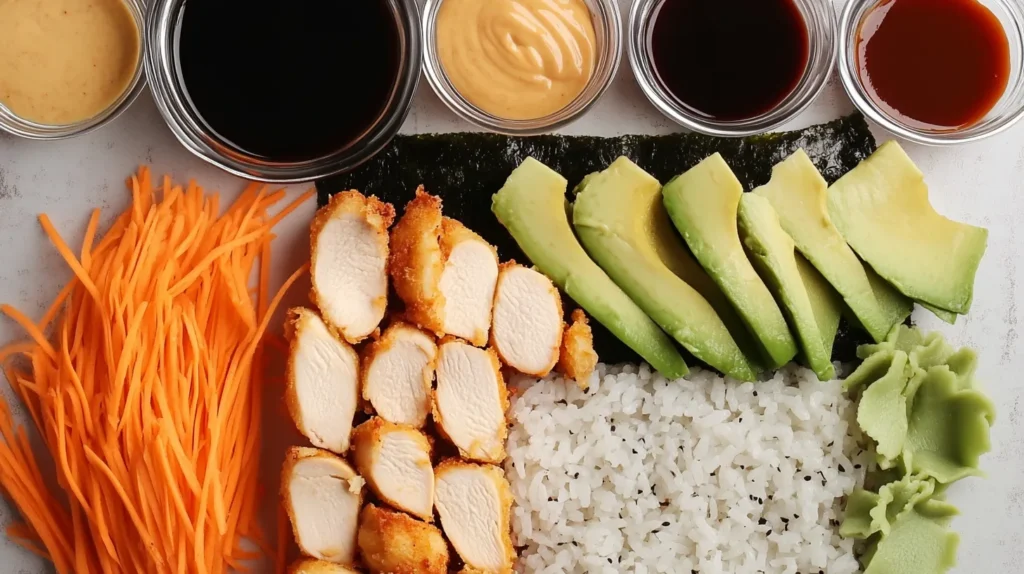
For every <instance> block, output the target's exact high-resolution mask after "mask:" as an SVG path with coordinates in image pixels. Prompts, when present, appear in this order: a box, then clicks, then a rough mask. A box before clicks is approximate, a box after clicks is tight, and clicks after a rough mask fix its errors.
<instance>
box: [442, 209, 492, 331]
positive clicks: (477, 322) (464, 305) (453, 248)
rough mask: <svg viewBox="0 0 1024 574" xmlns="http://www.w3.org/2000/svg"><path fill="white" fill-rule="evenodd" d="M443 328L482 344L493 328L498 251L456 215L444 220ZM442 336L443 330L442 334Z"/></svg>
mask: <svg viewBox="0 0 1024 574" xmlns="http://www.w3.org/2000/svg"><path fill="white" fill-rule="evenodd" d="M441 254H442V255H443V256H444V271H443V272H442V273H441V295H443V296H444V301H445V304H444V309H443V311H442V313H441V320H442V321H441V329H442V331H443V334H444V335H454V336H456V337H459V338H461V339H465V340H467V341H469V342H470V343H472V344H474V345H476V346H478V347H482V346H484V345H486V344H487V333H488V332H489V331H490V329H491V306H492V305H493V304H494V289H495V286H496V283H497V281H498V252H497V250H496V249H495V248H494V247H493V246H492V245H491V244H490V243H487V242H486V241H484V239H483V238H482V237H480V236H479V235H477V234H476V233H474V232H473V231H470V230H469V228H467V227H466V226H464V225H462V224H461V223H459V222H458V221H455V220H454V219H449V218H447V217H446V218H444V220H443V222H442V224H441ZM439 336H441V334H439Z"/></svg>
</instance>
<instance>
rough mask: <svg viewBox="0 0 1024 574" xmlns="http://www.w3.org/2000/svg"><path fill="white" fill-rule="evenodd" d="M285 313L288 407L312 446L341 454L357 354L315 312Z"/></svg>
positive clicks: (355, 397) (351, 412) (351, 411)
mask: <svg viewBox="0 0 1024 574" xmlns="http://www.w3.org/2000/svg"><path fill="white" fill-rule="evenodd" d="M288 316H289V321H288V322H287V323H286V334H287V336H288V338H289V339H290V340H291V345H290V349H289V356H288V368H287V369H288V370H287V373H288V374H287V376H288V382H287V387H286V390H285V402H286V403H287V405H288V411H289V412H290V413H291V415H292V420H294V421H295V426H296V427H297V428H298V429H299V432H301V433H302V434H303V435H305V436H306V438H308V439H309V442H311V443H312V444H313V446H316V447H319V448H325V449H328V450H331V451H334V452H337V453H344V452H345V451H347V450H348V447H349V438H350V435H351V434H352V419H353V418H354V417H355V414H356V408H357V404H358V401H359V356H358V355H357V354H356V352H355V350H353V349H352V347H350V346H349V345H348V343H345V342H344V341H342V340H341V339H339V338H338V336H337V335H336V334H335V333H333V332H332V331H331V330H330V329H329V328H328V327H327V325H326V324H325V323H324V322H323V320H321V319H320V316H319V315H317V314H316V313H315V312H314V311H311V310H309V309H304V308H301V307H300V308H296V309H292V310H290V311H289V312H288Z"/></svg>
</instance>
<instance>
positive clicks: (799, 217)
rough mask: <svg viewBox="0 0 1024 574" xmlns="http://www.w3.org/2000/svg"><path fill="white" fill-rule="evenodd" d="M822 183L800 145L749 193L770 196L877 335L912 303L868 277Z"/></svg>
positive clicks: (792, 232) (786, 225)
mask: <svg viewBox="0 0 1024 574" xmlns="http://www.w3.org/2000/svg"><path fill="white" fill-rule="evenodd" d="M827 189H828V185H827V184H826V183H825V179H824V178H822V177H821V174H820V173H818V170H817V168H815V167H814V164H813V163H811V160H810V158H808V157H807V154H806V153H804V151H803V150H802V149H801V150H797V151H796V152H795V153H793V154H792V155H790V156H789V157H788V158H786V159H785V160H783V161H782V162H780V163H778V164H776V165H775V167H773V168H772V177H771V180H770V181H769V182H768V183H767V184H765V185H762V186H761V187H758V188H757V189H755V190H754V191H753V193H754V194H756V195H760V196H763V197H766V198H767V199H768V201H770V202H771V204H772V207H774V208H775V212H776V213H777V214H778V216H779V221H780V223H781V224H782V228H783V229H784V230H785V231H786V233H788V234H789V236H790V237H792V238H793V241H794V243H796V247H797V249H798V250H799V251H800V253H801V254H803V256H804V257H806V258H807V260H808V261H810V262H811V264H812V265H814V267H815V268H816V269H817V270H818V271H819V272H820V273H821V274H822V276H823V277H825V279H826V280H827V281H828V282H829V283H830V284H831V285H832V287H834V288H835V290H836V291H838V292H839V294H840V295H842V297H843V301H844V302H845V303H846V305H847V307H849V308H850V310H851V311H852V312H853V315H854V316H855V317H856V318H857V322H858V323H860V325H862V326H863V327H864V330H865V331H867V332H868V334H869V335H871V338H873V339H874V340H875V341H882V340H883V339H885V336H886V335H887V334H888V333H889V331H890V330H891V329H892V327H893V326H894V325H896V324H898V323H901V322H903V320H904V319H906V318H907V317H908V316H909V315H910V312H911V311H912V310H913V303H912V302H911V301H910V300H909V299H907V298H906V297H904V296H903V295H901V294H900V293H899V292H897V291H896V290H895V289H893V288H892V287H891V286H888V285H887V284H886V283H885V282H884V281H881V280H879V281H872V279H873V278H872V277H871V274H872V272H871V270H870V269H867V268H865V266H864V265H863V264H862V263H861V261H860V259H858V258H857V255H856V254H855V253H854V252H853V250H852V249H850V246H849V245H847V243H846V240H845V239H843V236H842V235H840V233H839V230H838V229H836V227H835V226H834V225H833V224H832V221H831V220H830V218H829V214H828V208H827V199H826V197H827V193H826V192H827Z"/></svg>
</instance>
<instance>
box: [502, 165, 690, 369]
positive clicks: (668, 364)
mask: <svg viewBox="0 0 1024 574" xmlns="http://www.w3.org/2000/svg"><path fill="white" fill-rule="evenodd" d="M567 185H568V182H566V180H565V178H564V177H562V176H561V175H559V174H558V173H556V172H555V171H553V170H552V169H551V168H549V167H547V166H546V165H544V164H542V163H541V162H539V161H537V160H535V159H533V158H532V157H528V158H526V160H525V161H524V162H523V163H522V164H520V165H519V167H517V168H516V169H515V170H514V171H513V172H512V174H511V175H510V176H509V177H508V180H507V181H506V182H505V185H504V187H502V188H501V189H500V190H499V191H498V193H496V194H495V195H494V197H493V199H492V204H491V211H493V212H494V215H495V216H497V218H498V221H500V222H501V224H502V225H504V226H505V228H506V229H508V231H509V233H510V234H511V235H512V237H513V238H514V239H515V240H516V243H518V244H519V247H520V248H521V249H522V250H523V253H525V254H526V256H527V257H529V258H530V261H532V262H533V264H534V265H535V266H536V267H537V269H539V270H540V271H541V272H542V273H544V274H545V275H547V276H548V277H549V278H550V279H551V280H552V281H553V282H554V283H555V284H556V285H558V287H559V288H561V289H562V290H563V291H565V293H566V294H567V295H569V296H570V297H572V298H573V300H574V301H576V303H578V304H579V305H580V306H581V307H583V309H584V310H586V311H587V313H590V315H591V316H592V317H594V318H595V319H597V320H598V321H600V322H601V324H603V325H604V326H605V327H607V328H608V330H609V331H611V332H612V334H614V335H615V336H616V337H618V338H619V339H620V340H621V341H622V342H623V343H625V344H626V345H628V346H629V347H630V348H631V349H633V350H634V351H636V352H637V353H638V354H639V355H640V356H641V357H643V358H644V360H646V361H647V362H648V363H650V364H651V366H652V367H654V368H655V369H657V371H658V372H660V373H661V374H663V375H664V376H666V377H668V378H671V379H677V378H680V377H682V376H684V375H685V374H686V373H687V372H688V369H687V367H686V362H685V361H684V360H683V356H682V355H681V354H680V353H679V350H678V349H677V348H676V346H675V345H674V344H673V343H672V339H670V338H669V336H668V335H666V334H665V332H664V331H662V330H661V329H660V328H658V325H657V324H655V323H654V321H652V320H651V318H650V317H648V316H647V315H646V314H645V313H644V312H643V310H641V309H640V307H638V306H637V305H636V303H634V302H633V300H632V299H630V298H629V296H628V295H626V294H625V293H624V292H623V291H622V289H619V287H618V286H617V285H616V284H615V283H614V282H613V281H612V280H611V279H610V278H609V277H608V275H606V274H605V273H604V271H601V268H600V267H598V266H597V264H596V263H594V262H593V261H591V260H590V257H589V256H587V253H586V251H584V250H583V247H582V246H581V245H580V244H579V241H577V240H576V236H575V235H573V232H572V228H571V227H570V226H569V219H568V217H567V216H566V200H565V190H566V187H567Z"/></svg>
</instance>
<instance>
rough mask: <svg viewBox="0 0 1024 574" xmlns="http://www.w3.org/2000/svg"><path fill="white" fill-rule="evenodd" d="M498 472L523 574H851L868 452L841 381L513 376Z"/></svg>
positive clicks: (623, 374) (695, 375)
mask: <svg viewBox="0 0 1024 574" xmlns="http://www.w3.org/2000/svg"><path fill="white" fill-rule="evenodd" d="M513 385H514V386H516V387H517V388H519V389H520V393H521V394H519V396H518V397H516V398H515V399H514V400H513V403H512V410H511V413H512V416H511V419H512V428H511V430H510V432H509V437H508V454H509V457H508V459H507V461H506V463H505V468H506V475H507V476H508V478H509V480H510V481H511V483H512V491H513V495H514V497H515V504H514V506H513V510H512V525H513V542H514V544H515V545H516V546H517V547H518V549H519V552H520V559H519V562H518V564H517V570H518V571H519V572H538V573H552V574H554V573H556V572H557V573H562V572H566V573H569V572H580V573H582V572H587V573H591V574H597V573H605V572H606V573H609V574H611V573H619V572H636V573H638V574H644V573H652V572H666V573H668V572H671V573H679V574H691V573H695V572H699V573H700V574H745V573H750V574H755V573H764V574H775V573H780V574H781V573H784V574H796V573H800V574H818V573H819V572H823V573H827V574H851V573H854V572H857V571H859V566H858V564H857V560H856V559H855V557H854V554H853V542H852V541H850V540H844V539H841V538H840V537H839V534H838V524H839V520H840V519H841V514H840V513H841V508H842V503H843V497H844V496H846V495H847V494H849V493H850V492H852V491H853V489H854V486H856V485H857V484H859V483H860V482H861V481H863V476H864V471H865V469H866V468H867V466H868V464H869V463H870V460H871V458H872V455H871V453H870V452H863V451H862V450H861V446H860V445H861V444H867V442H866V441H864V440H863V439H862V437H861V435H860V432H859V430H858V429H857V426H856V424H855V423H854V422H853V421H854V420H855V419H854V408H853V406H854V405H853V403H851V402H850V401H849V400H848V399H847V398H846V397H845V396H844V395H843V393H842V390H841V386H840V383H839V382H838V381H832V382H829V383H821V382H818V380H817V379H816V378H815V377H814V374H813V373H812V372H811V371H809V370H806V369H803V368H797V367H788V368H785V369H783V370H781V371H779V372H778V373H777V374H776V375H775V377H774V378H773V379H772V380H770V381H766V382H760V383H739V382H737V381H733V380H731V379H723V378H721V377H719V376H716V375H715V374H713V373H710V372H708V371H700V370H694V371H693V372H692V373H691V374H690V375H689V376H688V377H687V378H686V379H683V380H678V381H669V380H667V379H665V378H664V377H661V376H660V375H657V374H655V373H652V372H651V370H650V369H649V368H648V367H647V366H646V365H644V366H641V367H640V368H639V369H638V368H637V367H635V366H624V367H621V368H609V367H605V366H603V365H602V366H600V367H599V368H598V373H597V374H596V375H595V376H594V378H593V380H592V384H591V386H590V389H589V390H588V391H586V392H585V391H581V390H579V389H578V388H577V386H576V385H575V384H573V383H572V382H571V381H565V380H562V379H560V378H557V377H551V378H548V379H545V380H542V381H536V380H535V379H527V378H520V379H517V380H514V381H513Z"/></svg>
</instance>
